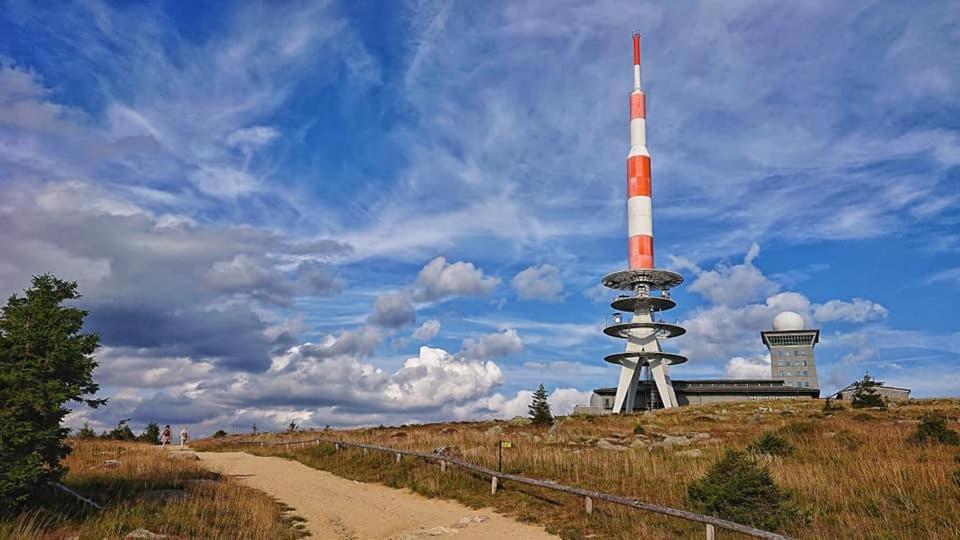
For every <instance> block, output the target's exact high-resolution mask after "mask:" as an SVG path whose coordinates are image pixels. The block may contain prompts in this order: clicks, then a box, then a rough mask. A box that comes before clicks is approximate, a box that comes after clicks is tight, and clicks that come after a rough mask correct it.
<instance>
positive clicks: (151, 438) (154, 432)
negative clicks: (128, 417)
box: [137, 422, 160, 444]
mask: <svg viewBox="0 0 960 540" xmlns="http://www.w3.org/2000/svg"><path fill="white" fill-rule="evenodd" d="M137 440H138V441H142V442H146V443H150V444H160V424H158V423H156V422H150V423H149V424H147V427H146V428H144V430H143V433H141V434H140V436H139V437H137Z"/></svg>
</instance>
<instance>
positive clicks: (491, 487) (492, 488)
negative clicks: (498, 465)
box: [490, 476, 497, 495]
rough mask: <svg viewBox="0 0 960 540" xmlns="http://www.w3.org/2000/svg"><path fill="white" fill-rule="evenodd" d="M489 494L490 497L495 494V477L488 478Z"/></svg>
mask: <svg viewBox="0 0 960 540" xmlns="http://www.w3.org/2000/svg"><path fill="white" fill-rule="evenodd" d="M490 494H491V495H496V494H497V477H496V476H491V477H490Z"/></svg>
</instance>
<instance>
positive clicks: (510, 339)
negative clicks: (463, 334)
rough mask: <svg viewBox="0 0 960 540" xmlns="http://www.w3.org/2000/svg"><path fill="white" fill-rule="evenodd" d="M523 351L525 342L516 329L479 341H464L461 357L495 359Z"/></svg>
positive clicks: (484, 336) (482, 338)
mask: <svg viewBox="0 0 960 540" xmlns="http://www.w3.org/2000/svg"><path fill="white" fill-rule="evenodd" d="M521 351H523V340H522V339H521V338H520V335H519V334H518V333H517V331H516V329H513V328H507V329H506V330H504V331H503V332H496V333H493V334H485V335H483V336H480V337H479V338H477V339H473V338H467V339H465V340H463V345H462V346H461V351H460V355H461V356H463V357H465V358H495V357H500V356H509V355H511V354H516V353H518V352H521Z"/></svg>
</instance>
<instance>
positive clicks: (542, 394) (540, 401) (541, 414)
mask: <svg viewBox="0 0 960 540" xmlns="http://www.w3.org/2000/svg"><path fill="white" fill-rule="evenodd" d="M530 418H531V419H533V423H534V424H536V425H540V426H549V425H551V424H553V414H552V413H551V412H550V404H549V403H547V390H546V389H545V388H544V387H543V383H540V387H539V388H537V391H536V392H534V393H533V401H531V402H530Z"/></svg>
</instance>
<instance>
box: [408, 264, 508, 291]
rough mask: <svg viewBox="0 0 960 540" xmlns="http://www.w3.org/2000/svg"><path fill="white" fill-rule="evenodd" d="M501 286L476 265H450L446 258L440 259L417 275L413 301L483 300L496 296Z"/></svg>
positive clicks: (497, 280)
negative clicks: (483, 298) (480, 298)
mask: <svg viewBox="0 0 960 540" xmlns="http://www.w3.org/2000/svg"><path fill="white" fill-rule="evenodd" d="M499 284H500V278H498V277H495V276H486V275H484V273H483V270H480V269H479V268H477V267H475V266H474V265H473V263H470V262H464V261H459V262H455V263H448V262H447V259H446V258H444V257H437V258H435V259H433V260H432V261H430V262H429V263H427V264H426V265H425V266H424V267H423V268H422V269H421V270H420V273H419V274H417V280H416V283H415V284H414V298H415V299H416V300H418V301H432V300H441V299H444V298H449V297H451V296H484V295H487V294H490V293H491V292H493V290H494V289H496V287H497V285H499Z"/></svg>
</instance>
